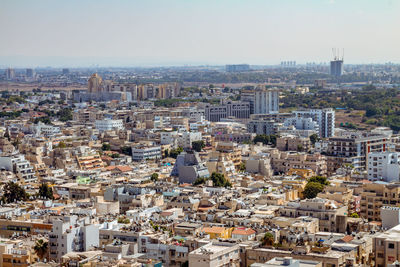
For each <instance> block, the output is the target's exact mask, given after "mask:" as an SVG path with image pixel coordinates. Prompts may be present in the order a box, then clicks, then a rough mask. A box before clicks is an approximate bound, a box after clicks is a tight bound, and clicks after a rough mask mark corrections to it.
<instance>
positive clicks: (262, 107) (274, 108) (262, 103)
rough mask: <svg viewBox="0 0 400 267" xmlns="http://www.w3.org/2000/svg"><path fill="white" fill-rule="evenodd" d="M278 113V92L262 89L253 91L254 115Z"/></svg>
mask: <svg viewBox="0 0 400 267" xmlns="http://www.w3.org/2000/svg"><path fill="white" fill-rule="evenodd" d="M275 113H279V90H278V89H264V90H257V91H255V97H254V114H275Z"/></svg>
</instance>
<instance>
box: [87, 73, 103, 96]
mask: <svg viewBox="0 0 400 267" xmlns="http://www.w3.org/2000/svg"><path fill="white" fill-rule="evenodd" d="M88 89H89V93H97V92H101V91H103V79H102V78H101V77H100V76H99V75H98V74H97V73H94V74H93V75H92V76H91V77H90V78H89V81H88Z"/></svg>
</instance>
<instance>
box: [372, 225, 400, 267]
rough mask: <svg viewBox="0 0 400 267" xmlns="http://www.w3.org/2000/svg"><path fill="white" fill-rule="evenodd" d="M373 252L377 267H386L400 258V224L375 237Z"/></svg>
mask: <svg viewBox="0 0 400 267" xmlns="http://www.w3.org/2000/svg"><path fill="white" fill-rule="evenodd" d="M372 244H373V250H372V251H373V253H374V256H375V257H374V259H375V266H376V267H385V266H389V264H393V263H394V262H396V261H399V260H400V256H399V255H400V225H397V226H395V227H393V228H391V229H389V230H387V231H385V232H383V233H378V234H376V235H375V236H374V237H373V241H372Z"/></svg>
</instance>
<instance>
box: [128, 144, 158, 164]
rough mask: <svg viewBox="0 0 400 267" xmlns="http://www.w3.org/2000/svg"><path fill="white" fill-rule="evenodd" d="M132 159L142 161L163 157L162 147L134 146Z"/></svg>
mask: <svg viewBox="0 0 400 267" xmlns="http://www.w3.org/2000/svg"><path fill="white" fill-rule="evenodd" d="M132 159H133V160H134V161H142V160H147V159H161V147H160V146H150V147H141V148H135V147H132Z"/></svg>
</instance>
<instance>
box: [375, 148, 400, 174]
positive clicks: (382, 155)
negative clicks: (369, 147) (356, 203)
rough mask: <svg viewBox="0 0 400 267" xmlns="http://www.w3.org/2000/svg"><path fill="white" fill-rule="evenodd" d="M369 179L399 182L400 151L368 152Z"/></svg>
mask: <svg viewBox="0 0 400 267" xmlns="http://www.w3.org/2000/svg"><path fill="white" fill-rule="evenodd" d="M367 164H368V169H367V171H368V180H371V181H385V182H399V181H400V152H389V151H385V152H373V153H369V154H368V163H367Z"/></svg>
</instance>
